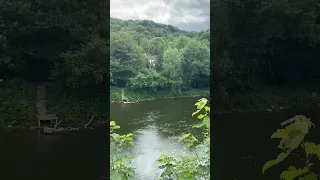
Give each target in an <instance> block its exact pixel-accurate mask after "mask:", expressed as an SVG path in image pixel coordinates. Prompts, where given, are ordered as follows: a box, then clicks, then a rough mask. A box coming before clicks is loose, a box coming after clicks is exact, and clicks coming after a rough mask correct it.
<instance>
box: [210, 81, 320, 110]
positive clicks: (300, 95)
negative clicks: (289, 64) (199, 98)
mask: <svg viewBox="0 0 320 180" xmlns="http://www.w3.org/2000/svg"><path fill="white" fill-rule="evenodd" d="M212 99H215V101H214V102H215V103H214V104H213V107H212V109H213V110H214V111H215V112H218V113H232V112H258V111H269V112H270V111H277V110H285V109H299V108H314V107H320V97H319V94H317V97H313V96H312V91H308V90H306V89H303V88H300V89H292V88H270V87H269V88H268V87H266V88H260V89H256V90H255V91H254V92H253V91H251V92H248V93H237V94H234V95H226V94H224V95H223V94H222V93H220V92H218V91H216V92H215V93H213V95H212Z"/></svg>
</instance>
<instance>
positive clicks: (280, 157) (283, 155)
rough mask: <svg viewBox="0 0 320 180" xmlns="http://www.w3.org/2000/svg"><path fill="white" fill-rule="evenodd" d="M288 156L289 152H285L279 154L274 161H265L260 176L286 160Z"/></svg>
mask: <svg viewBox="0 0 320 180" xmlns="http://www.w3.org/2000/svg"><path fill="white" fill-rule="evenodd" d="M289 154H290V152H286V153H280V154H279V155H278V156H277V158H276V159H274V160H270V161H267V162H266V163H265V164H264V165H263V167H262V174H264V172H265V171H266V170H267V169H269V168H270V167H272V166H274V165H276V164H278V163H279V162H281V161H283V160H284V159H286V158H287V157H288V155H289Z"/></svg>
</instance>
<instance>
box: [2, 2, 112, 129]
mask: <svg viewBox="0 0 320 180" xmlns="http://www.w3.org/2000/svg"><path fill="white" fill-rule="evenodd" d="M107 5H108V4H107V2H106V1H101V0H93V1H90V2H88V1H83V0H74V1H57V0H49V1H31V0H10V1H9V0H4V1H1V2H0V79H4V82H2V83H0V85H1V89H0V93H1V94H0V102H1V103H2V106H0V114H1V115H0V119H1V122H2V125H5V124H18V125H24V124H30V123H31V124H33V123H36V117H35V114H36V112H35V100H36V97H35V95H36V92H35V90H36V86H37V85H39V84H44V85H45V86H46V87H47V93H48V94H47V95H48V105H49V106H50V107H51V108H53V109H54V110H53V111H54V112H55V113H57V114H58V116H59V117H60V119H61V120H63V123H68V122H69V121H79V120H81V119H86V120H85V121H87V119H89V118H90V117H91V116H92V114H93V113H94V111H100V110H99V109H97V108H99V104H97V102H100V100H101V99H103V98H102V97H101V96H100V97H99V95H98V94H99V93H98V92H100V94H105V96H104V97H105V98H104V99H106V101H107V99H108V98H107V97H108V96H107V95H106V94H107V92H108V91H107V88H106V87H107V86H106V84H108V81H109V71H108V69H109V67H108V61H107V60H106V58H107V57H108V56H109V48H108V35H109V26H108V23H109V17H108V16H109V15H108V12H107V11H106V9H107ZM68 92H71V93H68ZM75 92H76V93H75ZM93 92H94V93H93ZM94 96H98V97H99V99H97V98H96V97H94ZM3 104H4V105H3ZM106 104H108V103H106ZM104 106H106V105H104ZM98 114H99V115H98V116H96V117H97V118H98V119H104V118H106V112H105V107H104V109H103V111H100V113H98Z"/></svg>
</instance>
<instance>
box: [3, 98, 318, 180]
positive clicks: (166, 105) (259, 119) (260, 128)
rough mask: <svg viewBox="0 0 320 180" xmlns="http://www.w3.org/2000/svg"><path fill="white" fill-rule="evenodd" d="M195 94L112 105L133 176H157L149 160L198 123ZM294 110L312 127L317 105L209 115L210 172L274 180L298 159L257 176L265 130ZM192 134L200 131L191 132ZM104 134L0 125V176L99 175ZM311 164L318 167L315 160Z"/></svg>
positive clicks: (174, 150) (173, 148)
mask: <svg viewBox="0 0 320 180" xmlns="http://www.w3.org/2000/svg"><path fill="white" fill-rule="evenodd" d="M197 100H198V99H197V98H180V99H166V100H154V101H143V102H139V103H136V104H111V109H110V111H111V120H115V121H116V122H117V124H119V125H120V126H121V129H119V130H118V133H120V134H122V133H133V134H134V141H135V146H134V148H133V154H134V156H135V158H134V160H133V166H134V167H135V168H136V169H135V170H136V175H137V180H154V179H157V177H158V175H159V170H158V169H157V163H156V159H157V158H158V157H159V155H160V154H162V153H167V154H183V153H184V152H183V146H182V145H181V144H179V143H177V140H178V138H179V137H180V135H181V134H183V133H185V132H188V131H190V127H191V126H192V125H193V124H195V123H196V122H197V120H196V119H194V118H192V117H191V114H192V112H193V111H194V110H195V106H194V103H195V102H196V101H197ZM296 114H304V115H306V116H308V117H310V118H311V120H313V122H314V123H315V125H316V126H317V124H320V123H318V122H319V121H317V117H319V115H320V113H319V110H318V109H308V110H287V111H279V112H257V113H230V114H213V116H212V117H211V121H212V124H211V125H212V127H211V131H212V142H213V144H212V154H211V159H212V174H211V178H212V179H218V180H240V179H244V180H256V179H260V180H270V179H279V175H280V172H281V170H283V169H284V168H287V167H288V166H289V165H295V164H297V163H298V162H299V159H297V158H291V159H290V158H289V164H286V163H284V164H283V166H281V165H280V166H277V167H274V168H271V169H269V170H268V171H267V172H266V174H265V175H262V174H261V168H262V166H263V164H264V162H265V161H267V160H270V159H273V158H275V157H276V155H277V154H276V153H277V152H278V151H277V148H276V147H277V145H278V141H277V140H271V139H270V136H271V134H272V133H273V132H274V131H275V130H276V129H277V128H278V127H279V124H280V122H282V121H284V120H286V119H288V118H290V117H292V116H294V115H296ZM318 126H319V125H318ZM191 132H192V133H193V134H195V135H196V136H198V135H200V132H199V131H197V130H191ZM108 134H109V133H108V131H107V130H106V127H102V128H101V129H97V130H95V131H87V132H75V133H69V134H61V135H53V136H44V135H39V134H38V133H37V132H36V131H18V132H5V131H0V161H1V164H2V166H1V170H0V179H1V180H2V179H4V180H20V179H30V180H38V179H39V180H40V179H41V180H42V179H46V180H56V179H59V180H70V179H77V180H89V179H90V180H99V179H103V178H102V177H103V176H106V170H107V168H108V165H109V162H108V160H107V159H108V158H107V157H108V154H107V152H108V148H109V144H107V138H108V136H109V135H108ZM319 134H320V131H318V130H317V128H316V129H314V130H312V131H311V134H310V135H309V136H307V138H308V139H311V141H314V142H319V141H318V139H316V137H319ZM290 163H291V164H290ZM316 164H317V163H316ZM318 165H319V164H318ZM316 168H318V169H319V166H318V167H316V166H315V169H316Z"/></svg>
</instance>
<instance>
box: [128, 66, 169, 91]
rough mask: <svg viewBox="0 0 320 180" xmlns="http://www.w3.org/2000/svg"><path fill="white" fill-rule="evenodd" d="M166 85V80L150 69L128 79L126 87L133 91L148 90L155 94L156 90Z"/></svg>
mask: <svg viewBox="0 0 320 180" xmlns="http://www.w3.org/2000/svg"><path fill="white" fill-rule="evenodd" d="M166 83H167V82H166V78H164V77H163V76H162V75H161V74H159V73H158V72H156V71H155V70H153V69H150V70H148V71H146V72H144V73H139V74H138V75H137V76H135V77H134V78H131V79H129V83H128V86H129V87H130V88H132V89H135V90H141V89H148V90H151V91H152V92H157V90H158V89H159V88H162V87H164V86H165V85H166Z"/></svg>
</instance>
